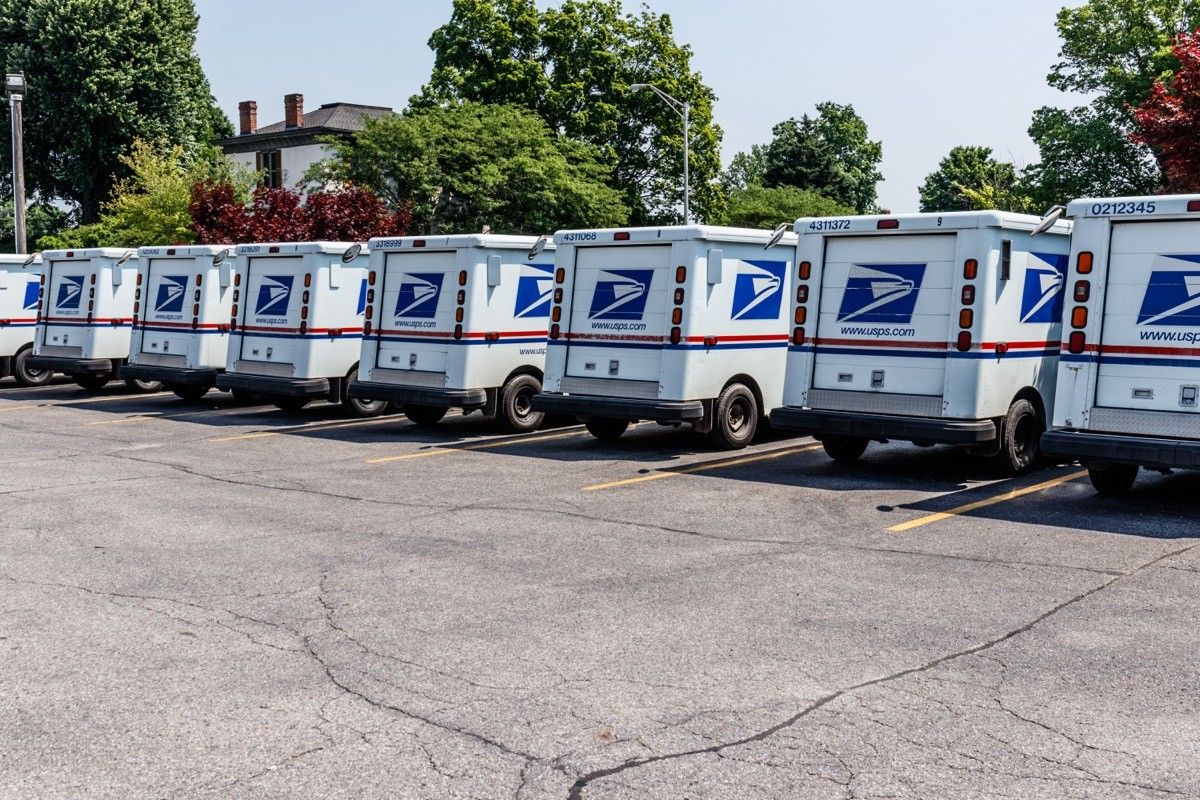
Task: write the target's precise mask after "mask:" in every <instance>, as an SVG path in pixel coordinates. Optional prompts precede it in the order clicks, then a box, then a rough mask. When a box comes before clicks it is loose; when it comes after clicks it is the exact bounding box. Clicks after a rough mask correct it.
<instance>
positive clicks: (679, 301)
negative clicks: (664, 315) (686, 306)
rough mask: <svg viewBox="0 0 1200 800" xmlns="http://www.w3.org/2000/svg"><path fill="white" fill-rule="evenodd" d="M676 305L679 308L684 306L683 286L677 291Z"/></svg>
mask: <svg viewBox="0 0 1200 800" xmlns="http://www.w3.org/2000/svg"><path fill="white" fill-rule="evenodd" d="M675 305H677V306H681V305H683V287H682V286H680V287H679V288H678V289H676V290H675Z"/></svg>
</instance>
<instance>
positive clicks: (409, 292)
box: [377, 250, 459, 373]
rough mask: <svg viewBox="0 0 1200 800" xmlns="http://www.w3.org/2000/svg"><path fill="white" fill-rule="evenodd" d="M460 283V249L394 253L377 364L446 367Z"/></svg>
mask: <svg viewBox="0 0 1200 800" xmlns="http://www.w3.org/2000/svg"><path fill="white" fill-rule="evenodd" d="M458 288H459V287H458V251H457V250H443V251H436V252H429V253H425V252H407V251H406V252H400V253H388V254H387V257H386V259H385V261H384V269H383V303H382V304H381V305H380V306H379V308H380V314H379V317H380V319H379V326H380V331H379V334H380V335H379V349H378V362H377V366H379V367H381V368H383V369H409V370H418V371H421V372H443V373H444V372H445V371H446V355H447V352H448V350H449V347H450V341H451V336H452V335H453V333H454V325H455V322H454V308H455V303H454V294H455V292H457V291H458Z"/></svg>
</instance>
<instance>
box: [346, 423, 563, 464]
mask: <svg viewBox="0 0 1200 800" xmlns="http://www.w3.org/2000/svg"><path fill="white" fill-rule="evenodd" d="M585 433H586V431H582V430H578V429H577V430H573V431H570V432H569V433H550V434H546V435H543V436H530V437H528V438H525V439H513V438H507V439H500V440H498V441H491V442H482V443H480V444H472V445H465V446H463V447H431V448H430V449H428V450H422V451H420V452H418V453H405V454H404V455H401V456H384V457H383V458H370V459H367V463H368V464H390V463H392V462H393V461H408V460H409V459H413V458H429V457H430V456H448V455H450V454H451V453H461V452H463V451H464V450H487V449H489V448H493V447H504V446H506V445H517V444H526V443H529V442H547V441H550V440H552V439H567V438H569V437H572V436H582V435H583V434H585Z"/></svg>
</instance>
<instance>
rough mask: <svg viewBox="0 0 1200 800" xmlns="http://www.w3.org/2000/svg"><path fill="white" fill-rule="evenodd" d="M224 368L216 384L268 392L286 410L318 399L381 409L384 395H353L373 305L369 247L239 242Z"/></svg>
mask: <svg viewBox="0 0 1200 800" xmlns="http://www.w3.org/2000/svg"><path fill="white" fill-rule="evenodd" d="M236 255H237V261H236V264H235V266H234V273H233V298H232V302H233V306H232V308H231V310H230V316H229V348H228V354H227V356H226V361H225V372H223V373H221V374H220V375H218V376H217V386H218V387H220V388H222V389H226V390H230V391H243V392H248V393H251V394H257V395H261V396H264V397H267V398H269V399H270V400H271V401H272V402H274V403H275V405H277V406H278V407H279V408H281V409H283V410H285V411H298V410H299V409H301V408H303V407H304V406H306V405H307V404H308V403H310V402H311V401H313V400H315V399H319V398H325V399H327V400H329V401H330V402H332V403H341V404H343V405H344V406H345V407H346V408H347V409H348V410H349V411H350V412H351V413H353V414H355V415H357V416H364V417H369V416H375V415H377V414H380V413H382V412H383V410H384V409H385V408H386V407H387V403H386V402H382V401H378V400H363V399H359V398H354V397H349V396H348V395H347V388H348V385H349V384H350V382H351V381H353V380H354V376H355V374H356V373H357V371H358V356H359V350H360V349H361V346H362V336H363V321H364V311H365V309H366V305H367V291H368V287H367V263H368V258H369V257H368V253H367V250H366V248H364V247H362V246H361V245H358V244H350V243H345V242H341V243H333V242H304V243H298V244H295V243H294V244H240V245H238V246H237V250H236Z"/></svg>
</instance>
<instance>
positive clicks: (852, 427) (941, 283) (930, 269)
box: [771, 211, 1071, 471]
mask: <svg viewBox="0 0 1200 800" xmlns="http://www.w3.org/2000/svg"><path fill="white" fill-rule="evenodd" d="M1039 223H1040V220H1039V219H1038V218H1037V217H1031V216H1025V215H1017V214H1008V213H1002V212H998V211H981V212H964V213H947V214H912V215H903V216H888V217H883V216H863V217H851V218H831V219H800V220H797V221H796V230H797V231H798V233H799V239H800V241H799V245H798V246H797V255H796V261H797V264H798V266H797V282H796V291H795V294H794V300H793V303H792V305H793V309H792V322H793V325H792V336H791V343H790V345H789V347H788V367H787V389H786V391H785V403H786V405H785V406H784V407H783V408H780V409H776V410H775V411H774V412H773V413H772V414H771V421H772V422H773V423H775V424H776V425H777V426H779V427H781V428H785V429H792V430H799V431H807V432H809V433H811V434H812V435H813V436H814V437H816V438H817V439H818V440H820V441H821V443H822V444H823V445H824V447H825V451H826V452H827V453H828V454H829V456H830V457H832V458H834V459H835V460H838V461H843V462H847V461H854V460H856V459H857V458H858V457H859V456H861V455H862V454H863V452H864V450H865V449H866V447H867V444H868V442H870V441H888V440H900V441H909V442H913V443H915V444H918V445H924V446H928V445H933V444H951V445H962V446H966V447H968V448H970V449H972V450H974V451H975V452H977V453H982V454H988V455H994V456H996V457H997V460H998V461H999V463H1000V464H1001V465H1002V466H1003V467H1004V468H1006V469H1007V470H1009V471H1021V470H1025V469H1027V468H1028V467H1030V466H1031V465H1032V464H1033V462H1034V460H1035V458H1036V455H1037V452H1038V440H1039V438H1040V436H1041V434H1042V431H1043V430H1045V427H1046V422H1047V418H1048V414H1049V413H1050V409H1051V408H1052V405H1053V402H1054V386H1055V377H1054V376H1055V367H1056V365H1057V363H1058V350H1059V332H1060V330H1061V313H1062V297H1063V283H1064V275H1065V272H1066V266H1067V255H1068V250H1069V248H1070V241H1069V233H1070V227H1071V226H1070V224H1069V223H1066V222H1055V223H1054V225H1053V226H1052V227H1051V228H1050V229H1049V230H1046V231H1045V232H1041V233H1037V235H1034V234H1035V233H1036V232H1037V228H1038V226H1039Z"/></svg>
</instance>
